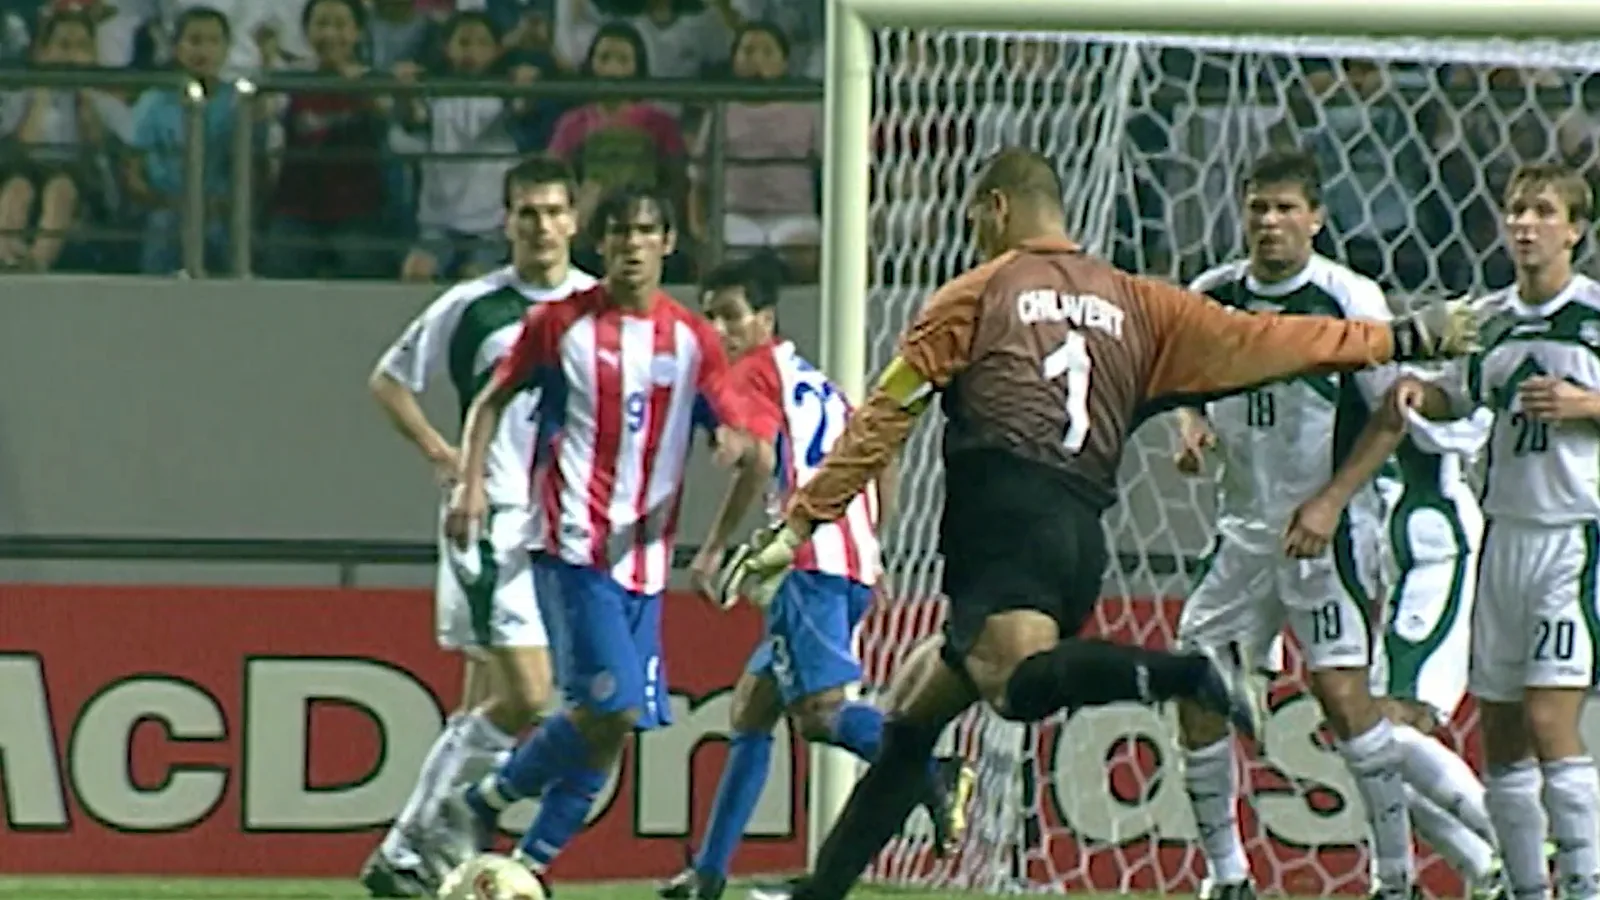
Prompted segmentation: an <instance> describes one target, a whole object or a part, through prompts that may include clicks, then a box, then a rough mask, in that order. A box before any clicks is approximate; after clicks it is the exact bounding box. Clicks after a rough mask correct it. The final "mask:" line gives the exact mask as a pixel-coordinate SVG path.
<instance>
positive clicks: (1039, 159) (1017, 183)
mask: <svg viewBox="0 0 1600 900" xmlns="http://www.w3.org/2000/svg"><path fill="white" fill-rule="evenodd" d="M975 190H976V192H977V193H978V194H985V193H988V192H989V191H999V192H1000V193H1002V194H1006V195H1007V196H1010V197H1012V198H1015V199H1020V200H1032V201H1034V202H1035V203H1040V204H1044V205H1045V206H1046V207H1047V208H1050V209H1061V208H1062V206H1063V203H1064V201H1063V199H1062V197H1061V193H1062V189H1061V176H1060V175H1059V174H1058V173H1057V172H1056V167H1055V165H1054V164H1052V163H1051V162H1050V159H1049V157H1046V156H1045V155H1044V154H1042V153H1036V152H1034V151H1032V150H1028V149H1025V148H1022V147H1007V148H1006V149H1004V150H1001V151H1000V152H999V153H996V154H995V155H993V156H991V157H989V160H988V162H986V163H984V166H983V174H982V175H981V176H980V177H979V178H978V184H977V187H976V189H975Z"/></svg>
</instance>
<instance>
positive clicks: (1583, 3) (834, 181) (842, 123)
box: [808, 0, 1600, 860]
mask: <svg viewBox="0 0 1600 900" xmlns="http://www.w3.org/2000/svg"><path fill="white" fill-rule="evenodd" d="M828 5H829V9H828V23H827V41H826V44H827V69H826V76H825V80H826V99H825V104H824V115H825V120H826V122H827V123H828V124H827V144H826V152H825V157H824V166H823V180H822V181H823V248H822V271H823V273H824V274H823V282H822V288H823V290H822V299H821V302H822V310H821V323H822V333H821V358H822V361H823V364H824V367H825V370H826V371H827V372H828V373H829V374H830V376H831V377H832V378H833V379H835V380H836V381H837V382H838V383H839V385H840V386H841V387H842V388H843V389H844V390H845V391H846V392H847V393H849V394H850V395H851V396H853V397H856V398H860V397H862V396H863V395H864V394H865V389H866V387H867V379H868V377H869V376H870V374H871V373H870V372H868V343H869V323H868V316H867V299H868V292H869V281H870V279H871V278H872V277H874V276H873V272H872V268H871V265H870V256H869V253H870V250H869V243H870V240H871V227H870V221H871V220H870V210H869V205H870V202H871V196H872V190H871V185H872V177H871V166H872V163H873V141H872V134H873V122H872V110H873V96H872V87H873V72H874V58H873V50H874V45H873V39H872V32H873V29H878V28H917V29H966V30H973V31H983V32H996V31H1013V32H1077V33H1118V32H1140V33H1145V34H1165V35H1168V36H1182V35H1200V34H1211V35H1216V34H1249V35H1298V36H1307V35H1316V36H1344V37H1362V38H1367V37H1373V38H1376V37H1387V36H1394V37H1423V36H1425V37H1427V38H1478V39H1485V38H1538V39H1543V40H1565V39H1578V38H1586V39H1593V38H1596V37H1600V2H1597V0H1433V2H1429V0H992V2H985V0H828ZM811 773H812V777H811V781H810V803H809V825H810V827H809V835H808V838H809V840H808V844H809V853H810V857H811V859H812V860H814V858H815V853H816V850H817V848H818V847H819V846H820V843H821V840H822V838H823V837H824V836H825V835H826V833H827V830H828V828H830V827H831V826H832V824H833V822H834V821H835V819H836V817H837V815H838V812H839V810H840V808H841V807H842V805H843V802H844V800H845V798H846V797H847V795H848V793H849V791H850V789H851V787H852V785H853V784H854V781H855V779H856V777H857V775H858V774H859V769H858V767H857V765H856V764H855V763H854V762H853V761H852V760H851V758H850V757H848V756H847V755H845V754H843V753H842V752H841V751H838V750H832V749H814V750H813V751H812V760H811Z"/></svg>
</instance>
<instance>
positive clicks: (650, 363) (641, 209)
mask: <svg viewBox="0 0 1600 900" xmlns="http://www.w3.org/2000/svg"><path fill="white" fill-rule="evenodd" d="M671 210H672V208H671V205H670V204H669V203H668V202H667V201H665V200H663V199H660V198H659V197H657V196H656V195H655V194H653V193H650V192H648V191H643V190H634V189H623V190H619V191H615V192H613V193H611V194H609V195H607V196H606V197H605V198H603V199H602V201H601V202H600V204H599V205H598V206H597V207H596V210H595V213H594V218H593V220H592V227H594V228H595V229H596V231H597V236H598V239H599V240H598V243H599V245H600V248H601V255H602V258H603V259H604V261H605V275H604V277H603V279H602V282H601V284H600V285H598V286H597V287H594V288H591V289H590V290H587V291H584V292H581V293H578V294H575V295H573V296H572V297H569V298H568V299H565V300H561V301H557V302H554V303H547V304H541V305H540V306H538V307H536V308H534V309H533V310H530V311H529V313H528V315H527V316H526V317H525V319H524V324H523V327H522V331H521V332H520V333H519V334H518V336H517V339H516V342H515V344H514V345H513V346H512V348H511V350H510V352H509V353H508V354H507V355H506V356H505V358H504V359H502V360H501V361H500V364H499V365H498V366H497V367H496V369H495V370H494V374H493V376H492V377H491V378H490V379H489V381H488V383H487V384H486V385H485V386H484V387H483V389H482V391H480V392H479V394H478V396H477V399H475V400H474V401H473V402H472V407H471V409H470V410H469V411H468V413H467V421H466V426H465V433H466V438H465V440H464V442H463V443H464V447H465V459H464V460H463V462H462V467H461V478H462V480H461V484H460V486H459V487H458V488H457V490H456V492H455V495H454V497H453V499H452V503H451V507H450V511H449V514H448V515H447V517H446V520H445V528H446V531H447V533H448V534H449V535H450V537H451V539H452V540H454V541H455V542H456V543H457V544H458V545H459V544H462V543H464V542H465V541H467V540H468V539H469V538H470V535H471V531H472V528H473V525H474V523H477V522H479V521H481V520H482V519H483V517H484V515H485V513H486V512H487V508H488V507H487V503H488V501H487V497H486V493H485V465H486V462H487V460H488V456H489V447H490V443H491V437H492V435H493V434H494V433H495V430H496V429H497V427H498V425H499V422H500V421H501V420H502V419H503V418H504V416H505V415H506V410H507V406H508V404H510V403H511V402H512V400H513V399H514V398H516V397H517V396H519V395H521V394H522V393H523V392H524V391H527V390H530V389H537V390H540V391H541V392H542V394H543V397H544V401H543V403H542V405H541V407H540V410H539V412H540V416H541V420H542V422H541V428H542V429H543V432H542V435H541V440H540V442H539V444H538V450H539V455H538V457H537V458H536V460H535V464H534V491H535V492H536V493H535V496H537V497H538V503H537V504H536V505H537V507H538V509H537V513H538V514H537V515H536V516H535V519H534V543H535V546H537V547H539V548H540V549H541V550H542V554H541V556H540V558H539V560H538V561H537V563H536V567H535V570H536V574H537V575H538V576H539V582H540V604H541V608H542V609H543V611H544V614H545V620H546V623H547V624H548V625H549V628H550V631H551V633H552V634H553V635H554V636H555V653H554V655H555V660H556V668H557V671H556V681H557V683H558V684H559V685H560V686H561V689H562V691H563V693H564V695H565V697H566V701H567V708H566V709H565V710H564V711H563V712H561V713H558V714H556V715H554V716H552V717H550V718H548V719H546V720H545V722H544V724H543V725H542V727H540V729H539V730H538V731H537V732H536V733H535V734H534V735H533V737H532V738H530V739H529V740H528V741H526V742H525V743H523V744H522V745H521V746H520V747H518V748H517V750H516V752H515V753H514V754H513V755H512V756H511V758H510V759H509V760H508V761H507V762H506V763H505V764H504V765H503V766H501V767H500V769H499V771H498V772H495V773H493V774H490V775H488V776H486V777H485V778H484V779H483V780H482V781H481V782H479V783H478V784H476V785H474V786H472V787H469V788H468V789H466V791H464V792H463V793H461V794H458V795H455V796H454V797H452V798H450V799H448V800H446V801H445V803H444V804H442V807H441V815H440V816H439V817H437V820H436V821H435V822H434V825H435V826H436V827H435V828H433V829H432V830H431V832H430V836H431V837H432V838H433V839H434V840H435V842H436V843H437V846H438V847H439V848H440V851H441V852H442V853H443V854H444V855H445V856H446V857H448V858H450V859H451V860H453V861H455V862H461V861H463V860H464V859H465V858H467V857H469V856H471V855H472V854H473V853H476V852H478V851H479V850H481V849H483V847H484V846H486V844H487V840H488V838H489V836H490V828H491V826H492V825H493V823H494V821H495V819H496V818H497V817H498V815H499V813H500V812H501V811H502V810H504V809H505V808H506V807H507V806H509V805H510V804H511V803H513V802H515V801H517V800H519V799H522V798H524V797H538V798H540V801H541V803H540V807H539V813H538V815H537V817H536V818H535V819H534V821H533V824H532V825H531V826H530V827H529V829H528V831H527V833H526V834H524V835H523V836H522V840H521V841H520V842H519V844H518V848H517V855H518V858H519V859H521V860H522V861H523V862H524V863H525V864H527V865H528V866H529V868H530V869H532V870H533V871H534V872H535V873H537V874H539V875H540V876H541V877H543V873H544V871H545V869H546V868H547V867H548V866H549V864H550V862H551V861H552V860H553V859H554V858H555V856H556V854H558V853H560V852H561V850H562V848H564V847H565V846H566V845H567V843H568V842H569V841H571V839H572V837H573V836H574V835H575V834H577V832H578V829H580V828H581V827H582V826H583V822H584V819H585V817H586V816H587V815H588V813H589V808H590V806H591V804H592V803H593V801H594V798H595V796H596V795H597V794H598V793H599V792H600V789H601V788H603V787H604V786H605V782H606V778H607V774H608V772H609V771H610V769H611V767H612V765H613V764H614V763H615V762H616V759H617V757H618V754H620V753H621V752H622V749H623V747H624V745H625V742H626V740H627V737H628V735H629V734H630V733H631V732H632V731H634V730H635V729H641V730H642V729H651V728H656V727H658V726H661V725H665V724H668V723H669V722H670V721H671V706H670V703H671V698H670V697H669V695H668V693H667V686H666V685H667V681H666V675H665V665H664V663H663V661H662V658H661V633H660V629H661V595H662V592H663V591H664V590H665V589H666V585H667V577H668V574H669V573H670V571H671V568H672V548H673V541H674V537H675V532H676V526H677V518H678V502H679V498H680V495H681V491H682V487H683V476H684V471H685V469H686V467H687V464H688V456H689V447H690V440H691V438H692V436H693V432H694V425H695V423H696V420H697V417H698V415H699V408H700V406H701V404H702V403H703V404H704V405H705V406H707V407H709V409H710V412H711V413H712V414H713V415H714V416H715V417H716V419H717V420H718V421H719V422H722V423H726V424H724V425H722V426H720V427H719V428H718V430H717V440H718V453H719V457H721V458H723V460H724V461H731V459H732V458H735V457H737V456H738V455H739V454H740V453H741V452H742V451H743V450H744V449H745V445H746V444H747V443H748V442H745V441H742V440H741V439H740V438H739V437H738V436H737V435H736V433H735V432H733V431H732V430H730V429H731V428H732V427H740V426H741V425H742V423H743V421H744V418H743V415H742V407H741V406H740V405H739V401H738V398H737V396H736V395H735V394H733V393H732V392H731V391H729V390H728V388H727V378H726V370H727V358H726V356H725V355H724V354H723V351H722V345H721V342H720V341H719V340H718V338H717V334H716V332H715V331H714V330H713V329H712V327H711V325H710V324H709V323H708V322H706V321H705V320H704V319H702V318H700V317H699V316H698V315H696V314H695V313H693V312H690V311H689V310H687V309H685V308H683V307H682V306H680V305H678V304H677V303H676V302H675V301H673V300H672V298H671V297H669V296H667V294H666V293H664V292H663V291H662V290H661V267H662V261H663V260H664V259H665V257H666V256H667V255H668V254H670V253H671V252H672V248H673V244H674V241H675V238H676V230H675V227H674V224H673V219H672V212H671ZM546 435H547V436H548V437H549V439H548V440H546V439H545V436H546Z"/></svg>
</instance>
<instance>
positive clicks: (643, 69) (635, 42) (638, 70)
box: [580, 22, 650, 78]
mask: <svg viewBox="0 0 1600 900" xmlns="http://www.w3.org/2000/svg"><path fill="white" fill-rule="evenodd" d="M606 38H616V39H617V40H619V41H627V42H628V43H629V44H630V45H631V46H632V47H633V77H635V78H644V77H646V76H648V75H649V74H650V53H649V51H647V50H646V49H645V46H644V37H643V36H642V35H640V34H639V29H637V28H635V27H633V26H632V25H629V24H628V23H627V22H607V23H605V24H604V25H601V26H600V30H599V31H596V32H595V33H594V40H592V41H590V42H589V52H588V54H587V55H585V56H584V58H583V68H582V69H581V70H580V74H582V75H583V76H584V77H586V78H589V77H593V76H594V51H595V48H596V47H599V46H600V42H601V41H603V40H605V39H606Z"/></svg>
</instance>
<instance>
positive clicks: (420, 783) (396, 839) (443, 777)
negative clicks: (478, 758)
mask: <svg viewBox="0 0 1600 900" xmlns="http://www.w3.org/2000/svg"><path fill="white" fill-rule="evenodd" d="M467 719H468V716H465V715H454V716H451V717H450V718H449V719H448V720H447V721H446V722H445V723H444V730H443V731H441V732H439V736H438V737H437V738H435V739H434V741H433V746H432V747H431V748H429V749H428V755H427V756H426V757H424V758H423V760H422V770H421V772H420V773H419V774H418V775H417V783H416V784H415V785H414V786H413V787H412V788H411V795H410V796H408V797H406V803H405V806H402V807H401V808H400V814H399V815H398V816H395V820H394V824H392V825H390V826H389V833H388V834H386V835H384V836H383V847H382V853H383V855H384V858H385V859H387V860H388V861H389V862H390V863H391V864H393V865H395V866H398V867H400V868H417V867H418V866H420V865H421V864H422V857H420V856H418V855H417V852H416V850H414V849H412V847H411V841H410V839H409V838H408V837H407V833H408V832H412V831H415V830H416V828H417V826H418V825H420V824H421V823H422V819H423V815H424V814H425V813H426V812H427V811H428V809H429V807H430V805H431V804H432V801H433V798H434V794H435V793H436V791H437V790H438V786H439V785H440V784H441V783H448V782H449V781H450V780H453V779H454V777H455V775H456V773H457V772H459V771H460V770H461V759H462V756H463V755H464V752H465V747H464V744H465V743H466V730H467V727H468V726H467Z"/></svg>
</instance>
